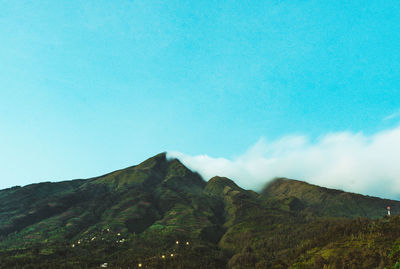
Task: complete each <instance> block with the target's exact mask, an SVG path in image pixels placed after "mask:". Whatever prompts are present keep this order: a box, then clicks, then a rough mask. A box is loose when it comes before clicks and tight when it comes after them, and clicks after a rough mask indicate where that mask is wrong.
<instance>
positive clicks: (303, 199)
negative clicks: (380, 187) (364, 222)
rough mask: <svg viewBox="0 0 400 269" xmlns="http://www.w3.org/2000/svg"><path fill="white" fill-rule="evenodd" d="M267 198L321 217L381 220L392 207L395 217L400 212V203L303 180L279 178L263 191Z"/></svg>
mask: <svg viewBox="0 0 400 269" xmlns="http://www.w3.org/2000/svg"><path fill="white" fill-rule="evenodd" d="M261 194H262V195H263V196H264V197H272V198H275V199H279V200H282V201H284V200H288V199H289V200H290V201H289V203H290V205H291V207H292V208H296V209H298V210H309V211H312V212H314V213H316V214H319V215H321V216H330V217H368V218H380V217H382V216H384V215H385V214H386V207H387V206H391V211H392V213H393V214H398V213H399V212H400V202H399V201H394V200H389V199H381V198H377V197H370V196H364V195H361V194H356V193H349V192H344V191H340V190H334V189H328V188H324V187H319V186H316V185H312V184H308V183H306V182H303V181H298V180H291V179H287V178H278V179H275V180H274V181H272V182H271V183H269V184H268V185H267V186H266V187H265V188H264V189H263V191H262V192H261Z"/></svg>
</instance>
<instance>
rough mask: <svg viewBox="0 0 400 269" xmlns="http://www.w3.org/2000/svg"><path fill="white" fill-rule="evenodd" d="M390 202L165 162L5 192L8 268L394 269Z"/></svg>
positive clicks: (1, 217) (2, 241)
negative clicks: (254, 183)
mask: <svg viewBox="0 0 400 269" xmlns="http://www.w3.org/2000/svg"><path fill="white" fill-rule="evenodd" d="M388 204H390V205H391V206H392V207H393V208H394V209H396V208H398V206H399V205H400V204H399V202H398V201H390V200H383V199H379V198H375V197H368V196H362V195H359V194H352V193H346V192H342V191H337V190H330V189H326V188H322V187H318V186H315V185H310V184H307V183H305V182H300V181H295V180H288V179H278V180H275V181H273V182H272V183H270V184H269V185H267V186H266V188H264V190H263V191H262V192H261V193H260V194H258V193H256V192H254V191H251V190H244V189H242V188H240V187H239V186H237V185H236V184H235V183H234V182H233V181H232V180H230V179H228V178H224V177H218V176H216V177H214V178H212V179H210V180H209V181H208V182H206V181H204V180H203V179H202V178H201V177H200V176H199V175H198V174H197V173H194V172H192V171H191V170H189V169H188V168H186V167H185V166H184V165H183V164H182V163H181V162H180V161H179V160H176V159H173V160H168V159H167V158H166V155H165V154H164V153H162V154H158V155H156V156H154V157H152V158H150V159H148V160H146V161H144V162H142V163H141V164H139V165H136V166H132V167H128V168H126V169H122V170H118V171H115V172H112V173H109V174H106V175H103V176H100V177H95V178H90V179H86V180H73V181H65V182H57V183H49V182H47V183H40V184H32V185H28V186H25V187H13V188H10V189H5V190H1V191H0V260H1V261H2V263H1V264H0V268H98V267H99V266H100V264H104V263H107V267H108V268H120V267H130V268H139V264H140V265H141V268H322V267H321V266H323V265H324V264H325V265H326V266H328V265H329V266H331V267H329V268H375V267H376V268H383V267H382V266H392V267H393V266H394V265H395V264H396V262H397V260H398V259H399V257H400V243H399V242H400V225H399V224H400V219H399V218H398V217H396V216H394V217H391V218H387V217H386V218H383V217H384V216H385V214H386V211H385V208H386V206H387V205H388ZM396 212H397V211H396ZM360 217H362V218H360ZM398 240H399V241H398ZM349 253H350V254H349ZM360 255H361V256H362V257H365V258H364V259H363V260H362V261H360V259H358V258H357V257H359V256H360ZM371 266H375V267H371ZM388 268H389V267H388Z"/></svg>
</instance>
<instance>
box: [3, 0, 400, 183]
mask: <svg viewBox="0 0 400 269" xmlns="http://www.w3.org/2000/svg"><path fill="white" fill-rule="evenodd" d="M399 45H400V6H399V3H398V1H391V0H385V1H365V0H362V1H300V0H299V1H243V0H241V1H183V0H181V1H174V0H168V1H152V0H143V1H142V0H131V1H128V0H114V1H105V0H104V1H102V0H96V1H71V0H68V1H67V0H60V1H54V0H49V1H25V0H21V1H11V0H7V1H5V0H0V171H1V177H0V188H5V187H9V186H13V185H25V184H28V183H32V182H39V181H47V180H52V181H53V180H64V179H73V178H86V177H91V176H96V175H100V174H102V173H106V172H109V171H112V170H115V169H119V168H123V167H126V166H130V165H133V164H136V163H138V162H140V161H142V160H144V159H146V158H147V157H150V156H152V155H154V154H156V153H159V152H162V151H179V152H184V153H186V154H190V155H200V154H207V155H209V156H214V157H224V158H231V159H232V158H235V156H238V155H240V154H242V153H243V152H245V151H246V149H248V148H249V147H250V146H251V145H253V144H254V143H256V142H257V141H259V139H260V138H266V139H269V140H274V141H275V140H279V139H280V138H282V137H285V136H287V135H298V134H299V135H305V136H307V137H309V138H310V139H311V140H313V139H318V137H321V136H324V135H325V134H328V133H332V132H342V131H347V132H351V133H360V132H362V133H363V134H365V135H368V134H371V135H373V134H375V133H378V132H380V131H382V130H385V129H390V128H395V127H396V126H397V125H398V118H399V117H398V116H399V115H398V114H399V113H398V112H399V109H400V91H399V89H400V52H399Z"/></svg>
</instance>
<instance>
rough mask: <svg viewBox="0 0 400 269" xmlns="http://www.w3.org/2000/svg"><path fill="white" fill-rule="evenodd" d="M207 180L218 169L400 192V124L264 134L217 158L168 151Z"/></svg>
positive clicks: (261, 181) (250, 176) (247, 183)
mask: <svg viewBox="0 0 400 269" xmlns="http://www.w3.org/2000/svg"><path fill="white" fill-rule="evenodd" d="M168 156H169V157H175V158H178V159H179V160H181V161H182V163H183V164H185V165H186V166H187V167H189V168H190V169H192V170H194V171H197V172H199V173H200V174H201V175H202V176H203V177H204V178H205V179H206V180H208V179H210V178H211V177H213V176H215V175H219V176H226V177H229V178H231V179H233V180H234V181H235V182H236V183H237V184H238V185H240V186H241V187H243V188H247V189H253V190H260V189H261V188H262V187H263V186H264V185H265V184H266V182H268V181H270V180H271V179H273V178H275V177H288V178H293V179H299V180H304V181H307V182H309V183H312V184H317V185H320V186H324V187H328V188H336V189H342V190H345V191H350V192H357V193H362V194H367V195H374V196H380V197H385V198H393V199H399V198H400V126H399V127H396V128H393V129H389V130H384V131H381V132H378V133H376V134H373V135H364V134H363V133H351V132H338V133H329V134H326V135H324V136H322V137H320V138H319V139H317V140H316V141H310V139H309V138H308V137H306V136H299V135H293V136H285V137H282V138H281V139H278V140H275V141H268V140H266V139H265V138H261V139H260V140H259V141H258V142H257V143H256V144H254V145H253V146H251V147H250V148H249V149H248V150H247V151H246V152H244V153H243V154H242V155H240V156H238V157H236V158H233V159H227V158H214V157H211V156H208V155H196V156H191V155H187V154H184V153H181V152H169V153H168Z"/></svg>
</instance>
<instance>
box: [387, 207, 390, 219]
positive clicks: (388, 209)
mask: <svg viewBox="0 0 400 269" xmlns="http://www.w3.org/2000/svg"><path fill="white" fill-rule="evenodd" d="M387 211H388V216H389V217H390V206H389V205H388V207H387Z"/></svg>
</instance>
